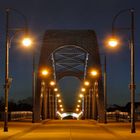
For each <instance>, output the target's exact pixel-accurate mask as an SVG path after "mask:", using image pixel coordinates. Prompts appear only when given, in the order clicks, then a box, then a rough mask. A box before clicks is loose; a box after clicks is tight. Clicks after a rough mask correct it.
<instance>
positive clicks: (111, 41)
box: [108, 38, 118, 48]
mask: <svg viewBox="0 0 140 140" xmlns="http://www.w3.org/2000/svg"><path fill="white" fill-rule="evenodd" d="M108 45H109V46H110V47H112V48H114V47H116V46H117V45H118V39H116V38H110V39H109V41H108Z"/></svg>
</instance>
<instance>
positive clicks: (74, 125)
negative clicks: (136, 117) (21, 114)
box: [0, 120, 140, 140]
mask: <svg viewBox="0 0 140 140" xmlns="http://www.w3.org/2000/svg"><path fill="white" fill-rule="evenodd" d="M2 125H3V124H2V123H0V139H1V140H119V139H121V140H122V139H125V140H126V139H129V140H130V139H132V140H138V139H140V123H137V124H136V126H137V133H135V134H131V133H130V123H108V124H99V123H96V122H95V121H88V120H78V121H77V120H50V121H44V122H43V123H35V124H32V123H30V122H10V123H9V132H3V129H2Z"/></svg>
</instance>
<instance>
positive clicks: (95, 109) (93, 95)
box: [92, 85, 98, 120]
mask: <svg viewBox="0 0 140 140" xmlns="http://www.w3.org/2000/svg"><path fill="white" fill-rule="evenodd" d="M96 94H97V89H96V88H95V85H94V88H93V89H92V118H93V119H94V120H97V116H98V115H97V114H98V112H97V100H96Z"/></svg>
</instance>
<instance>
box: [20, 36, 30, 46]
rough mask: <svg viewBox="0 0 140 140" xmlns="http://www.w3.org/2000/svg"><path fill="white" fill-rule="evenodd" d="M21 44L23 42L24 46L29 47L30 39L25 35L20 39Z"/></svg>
mask: <svg viewBox="0 0 140 140" xmlns="http://www.w3.org/2000/svg"><path fill="white" fill-rule="evenodd" d="M22 44H23V46H25V47H29V46H31V44H32V41H31V39H30V38H28V37H26V38H24V39H23V40H22Z"/></svg>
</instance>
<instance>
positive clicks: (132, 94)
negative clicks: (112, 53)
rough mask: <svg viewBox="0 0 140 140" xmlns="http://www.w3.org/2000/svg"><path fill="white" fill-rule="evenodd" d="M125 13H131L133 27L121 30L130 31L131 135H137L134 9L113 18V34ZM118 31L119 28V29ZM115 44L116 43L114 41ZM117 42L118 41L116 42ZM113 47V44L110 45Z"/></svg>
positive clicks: (125, 10)
mask: <svg viewBox="0 0 140 140" xmlns="http://www.w3.org/2000/svg"><path fill="white" fill-rule="evenodd" d="M124 12H129V13H130V16H131V26H130V28H120V29H128V30H130V52H131V55H130V57H131V62H130V63H131V64H130V65H131V70H130V73H131V77H130V78H131V81H130V92H131V133H135V132H136V130H135V61H134V60H135V58H134V57H135V52H134V9H124V10H121V11H120V12H118V13H117V14H116V15H115V17H114V18H113V21H112V34H113V37H114V33H115V31H116V28H115V21H116V19H117V17H118V16H119V15H120V14H122V13H124ZM117 29H118V28H117ZM114 42H115V41H114ZM116 42H117V41H116ZM109 44H110V45H111V43H109ZM112 44H114V46H116V45H117V44H118V43H112Z"/></svg>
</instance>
